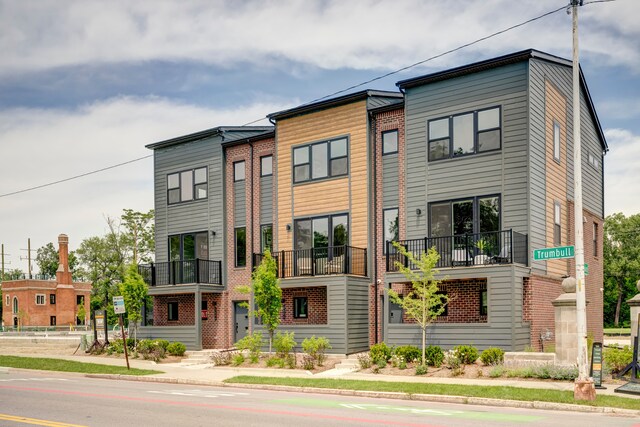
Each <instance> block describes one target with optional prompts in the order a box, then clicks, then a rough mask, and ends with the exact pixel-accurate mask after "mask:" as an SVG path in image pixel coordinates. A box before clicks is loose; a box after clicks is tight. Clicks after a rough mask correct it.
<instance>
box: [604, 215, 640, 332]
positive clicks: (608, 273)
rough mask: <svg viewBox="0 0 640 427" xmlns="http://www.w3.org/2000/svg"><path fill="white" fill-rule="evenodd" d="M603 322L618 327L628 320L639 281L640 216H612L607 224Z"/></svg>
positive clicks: (607, 220) (605, 229)
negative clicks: (628, 302) (628, 304)
mask: <svg viewBox="0 0 640 427" xmlns="http://www.w3.org/2000/svg"><path fill="white" fill-rule="evenodd" d="M603 243H604V245H603V246H604V250H603V252H604V320H605V323H606V324H609V325H610V324H611V323H613V325H614V326H616V327H617V326H619V324H620V320H621V319H629V317H628V316H629V308H628V306H627V305H626V300H627V299H629V298H631V297H633V296H634V295H635V294H636V293H637V289H636V282H637V281H638V279H640V214H635V215H631V216H629V217H625V216H624V215H623V214H622V213H615V214H613V215H609V216H608V217H607V218H605V221H604V242H603Z"/></svg>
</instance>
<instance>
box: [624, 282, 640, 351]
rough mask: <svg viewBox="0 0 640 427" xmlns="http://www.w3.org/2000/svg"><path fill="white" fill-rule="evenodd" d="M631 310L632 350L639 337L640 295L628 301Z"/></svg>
mask: <svg viewBox="0 0 640 427" xmlns="http://www.w3.org/2000/svg"><path fill="white" fill-rule="evenodd" d="M636 286H637V288H638V291H640V280H638V283H637V284H636ZM627 304H629V308H630V309H631V343H630V345H631V348H633V340H634V338H635V337H636V335H638V315H639V314H640V294H637V295H636V296H635V297H633V298H631V299H630V300H627Z"/></svg>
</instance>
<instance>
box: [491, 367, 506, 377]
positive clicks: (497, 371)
mask: <svg viewBox="0 0 640 427" xmlns="http://www.w3.org/2000/svg"><path fill="white" fill-rule="evenodd" d="M502 374H504V366H502V365H496V366H494V367H493V368H491V371H489V376H490V377H491V378H500V377H501V376H502Z"/></svg>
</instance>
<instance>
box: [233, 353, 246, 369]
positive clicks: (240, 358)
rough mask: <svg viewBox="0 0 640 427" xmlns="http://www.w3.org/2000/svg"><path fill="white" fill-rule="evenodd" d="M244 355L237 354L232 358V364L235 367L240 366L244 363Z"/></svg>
mask: <svg viewBox="0 0 640 427" xmlns="http://www.w3.org/2000/svg"><path fill="white" fill-rule="evenodd" d="M244 360H245V359H244V355H243V354H242V353H235V354H234V355H233V357H232V358H231V364H232V365H233V366H240V365H242V364H243V363H244Z"/></svg>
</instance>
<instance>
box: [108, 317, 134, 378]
mask: <svg viewBox="0 0 640 427" xmlns="http://www.w3.org/2000/svg"><path fill="white" fill-rule="evenodd" d="M105 317H106V316H105ZM118 321H119V322H120V330H121V331H122V342H123V344H124V358H125V359H126V361H127V369H131V368H130V367H129V353H128V352H127V337H126V336H125V335H124V322H123V321H122V313H120V315H119V316H118Z"/></svg>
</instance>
